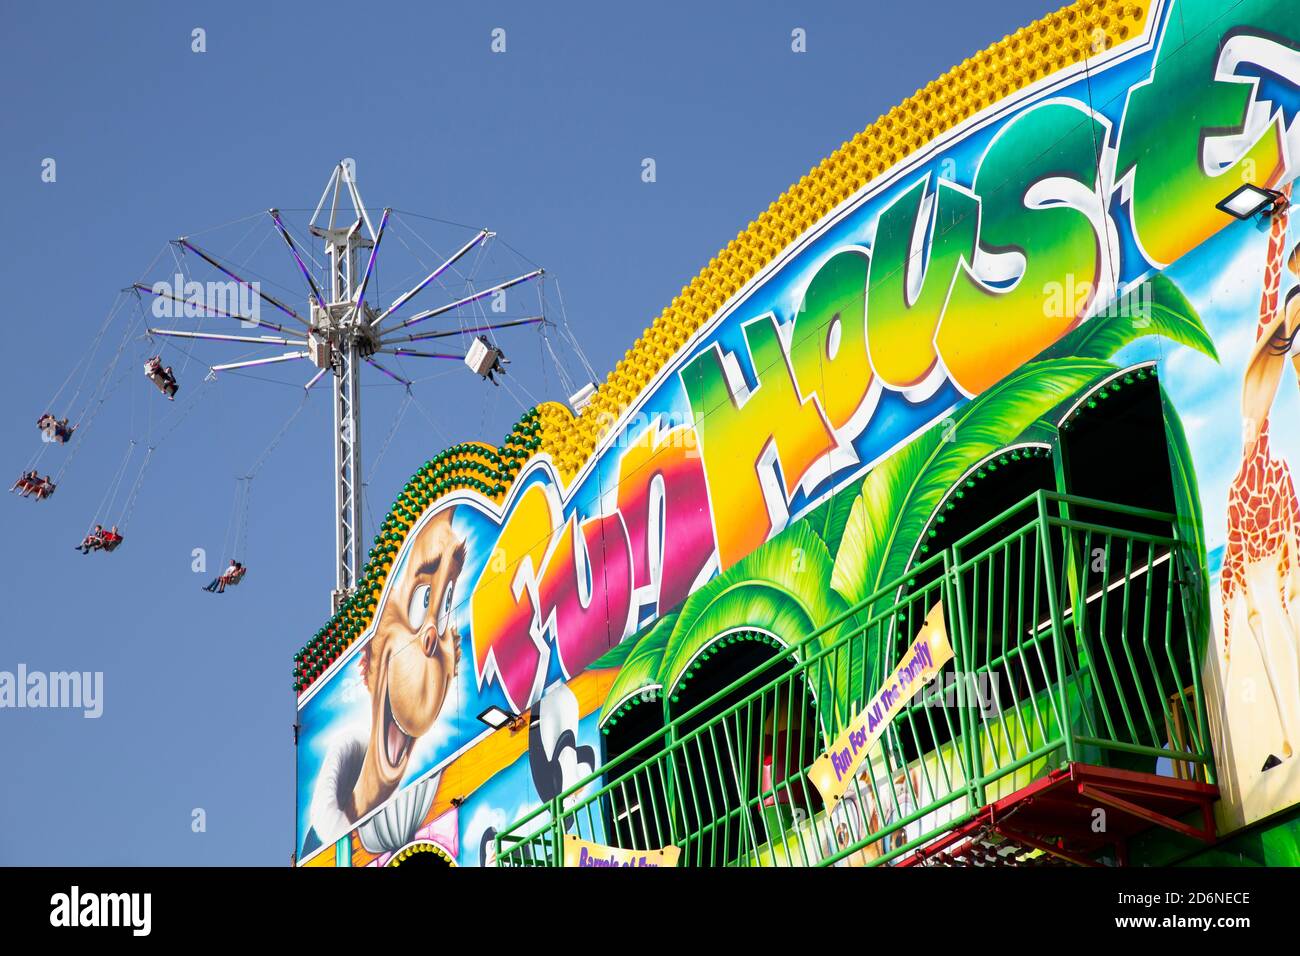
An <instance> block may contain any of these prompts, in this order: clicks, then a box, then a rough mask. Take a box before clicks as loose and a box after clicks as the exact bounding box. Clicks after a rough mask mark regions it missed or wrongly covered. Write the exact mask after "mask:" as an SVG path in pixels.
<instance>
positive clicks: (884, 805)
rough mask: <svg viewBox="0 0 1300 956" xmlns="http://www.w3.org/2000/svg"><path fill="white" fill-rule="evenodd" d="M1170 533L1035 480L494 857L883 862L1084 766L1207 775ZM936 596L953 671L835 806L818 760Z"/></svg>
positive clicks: (1129, 511)
mask: <svg viewBox="0 0 1300 956" xmlns="http://www.w3.org/2000/svg"><path fill="white" fill-rule="evenodd" d="M1176 527H1177V525H1176V524H1175V518H1174V516H1173V515H1170V514H1163V513H1159V512H1153V511H1146V510H1142V509H1137V508H1129V507H1126V506H1121V505H1115V504H1109V503H1106V502H1101V501H1095V500H1090V499H1083V498H1078V497H1070V496H1065V495H1059V494H1054V493H1050V492H1045V491H1040V492H1038V493H1036V494H1034V495H1032V496H1031V497H1029V498H1027V499H1025V500H1024V501H1023V502H1021V503H1019V504H1017V505H1016V506H1014V507H1012V508H1009V509H1008V510H1007V511H1005V512H1003V513H1002V514H1000V515H997V516H995V517H994V518H993V519H991V520H990V521H988V522H986V523H985V524H984V525H982V526H981V527H980V528H978V529H976V530H975V531H973V532H971V533H970V534H968V535H966V536H965V537H963V538H962V539H960V540H959V541H957V542H956V543H954V544H953V545H952V546H951V547H949V548H947V549H945V550H943V551H941V552H940V553H938V554H936V555H934V556H932V557H930V558H929V559H928V560H926V561H925V562H924V563H922V564H920V565H918V566H916V567H914V568H913V569H912V570H911V571H910V572H909V573H908V575H907V576H906V578H904V579H902V580H899V581H894V582H892V583H890V584H889V585H887V586H885V587H882V588H881V589H879V590H878V591H877V592H876V593H874V594H872V595H871V596H870V597H868V598H867V599H866V600H864V601H862V602H861V603H860V604H858V605H856V606H855V607H853V608H851V609H849V610H848V611H846V612H844V613H843V614H842V615H840V616H839V617H838V618H836V619H835V620H833V621H831V622H830V623H828V624H827V625H825V626H824V627H822V628H821V629H819V630H818V631H816V632H815V633H813V634H809V635H807V636H806V637H804V638H803V639H802V640H800V641H799V642H798V643H796V644H793V645H790V646H788V647H782V648H781V650H780V652H779V653H778V654H777V655H776V656H774V657H772V658H771V659H769V660H767V661H766V662H765V663H763V664H762V665H760V666H759V667H757V668H756V669H753V670H751V671H750V672H749V673H747V674H746V675H744V676H743V677H742V678H740V679H739V680H737V681H735V682H733V683H732V684H730V685H729V686H728V687H726V688H724V689H722V690H720V691H719V692H717V693H716V694H713V695H712V696H710V697H709V698H708V699H707V700H705V701H702V702H701V703H699V704H698V705H696V706H694V707H691V708H690V709H689V710H687V711H685V712H684V713H682V714H680V715H677V716H674V717H673V718H672V719H671V720H669V721H668V722H667V723H666V725H665V726H664V727H663V728H662V730H660V731H658V732H657V733H654V734H652V735H650V736H648V737H647V738H646V739H644V740H642V741H641V742H640V743H639V744H636V745H635V746H633V747H631V748H630V749H629V750H627V751H626V752H624V753H622V754H620V755H619V756H617V757H616V758H614V759H612V760H610V761H609V762H608V763H606V764H605V765H604V766H603V767H601V768H600V769H599V770H597V771H596V772H595V773H593V774H592V775H591V776H589V777H587V778H586V779H584V780H582V781H579V782H578V783H577V784H576V785H574V786H573V787H570V788H569V789H568V790H566V791H565V792H564V793H563V794H561V795H560V796H559V797H558V798H556V799H555V800H552V801H550V802H548V803H546V804H543V805H542V806H540V807H538V808H537V809H536V810H535V811H533V812H532V813H530V814H528V815H527V816H525V817H523V818H522V819H520V820H518V821H516V822H515V823H514V824H513V825H512V826H510V827H509V828H507V829H506V830H504V831H503V832H502V833H500V834H499V835H498V836H497V838H496V846H495V849H496V859H497V864H498V865H503V866H529V865H532V866H539V865H540V866H558V865H561V864H562V861H563V846H562V844H563V838H564V835H565V834H569V835H571V836H574V837H578V838H581V839H584V840H589V841H592V842H594V843H600V844H604V845H611V846H617V847H622V848H624V849H636V850H652V849H658V848H660V847H666V846H676V847H678V848H679V849H680V850H681V858H680V865H687V866H723V865H741V866H755V865H758V866H808V865H832V864H840V865H878V864H881V863H888V862H889V861H891V860H893V859H895V858H897V857H899V856H900V855H902V854H905V853H907V852H909V851H911V850H912V849H914V848H916V847H919V846H922V845H924V844H925V843H927V842H928V841H930V840H932V839H933V838H935V837H936V836H938V835H939V834H941V833H943V832H945V831H947V830H949V829H951V828H952V827H954V826H958V825H960V824H961V823H963V822H965V821H966V820H968V819H970V818H971V817H972V816H974V815H975V814H976V813H977V812H978V810H979V809H980V808H981V807H983V806H985V805H987V804H988V803H990V802H992V801H994V800H997V799H998V798H1000V797H1002V796H1006V795H1008V794H1010V793H1012V792H1014V791H1016V790H1018V789H1020V788H1022V787H1024V786H1025V785H1026V784H1028V783H1029V782H1031V781H1032V780H1034V779H1037V778H1038V777H1041V776H1043V775H1044V774H1046V773H1048V772H1049V771H1051V770H1053V769H1056V768H1059V767H1062V766H1064V765H1066V764H1068V763H1071V762H1076V761H1079V762H1086V763H1093V764H1103V765H1107V766H1121V767H1125V768H1128V769H1137V770H1146V771H1148V772H1161V773H1166V774H1174V775H1177V776H1182V777H1186V778H1192V779H1198V780H1203V781H1206V782H1213V765H1212V762H1211V751H1210V743H1209V739H1208V724H1207V721H1206V715H1205V708H1204V698H1203V695H1202V692H1201V687H1200V673H1199V668H1198V666H1197V661H1198V660H1199V656H1200V651H1201V648H1202V641H1201V638H1200V636H1199V635H1203V633H1204V627H1203V625H1202V624H1198V623H1195V622H1201V621H1203V620H1204V594H1203V588H1204V585H1203V583H1201V581H1200V578H1199V577H1198V575H1197V573H1196V569H1197V568H1198V565H1199V560H1198V559H1197V556H1196V555H1194V554H1192V553H1191V549H1190V547H1189V546H1188V545H1187V544H1186V543H1183V542H1180V541H1179V540H1178V538H1177V535H1176V530H1175V529H1176ZM940 603H942V607H943V617H944V622H945V627H946V629H947V633H948V636H949V640H950V642H951V644H952V648H953V655H954V656H953V659H952V661H950V662H949V663H948V664H946V665H945V666H944V667H943V669H942V670H941V671H940V672H939V674H938V677H937V678H936V679H935V680H934V681H932V682H931V683H929V684H928V685H926V686H925V687H924V688H923V689H922V690H921V691H920V692H918V693H917V694H916V695H915V696H914V697H913V698H912V699H911V700H910V701H907V702H905V704H904V706H903V707H902V709H901V710H900V711H899V712H898V713H897V715H896V716H895V717H894V719H893V720H892V721H891V722H890V723H889V725H888V727H887V728H886V729H885V731H884V733H883V735H882V736H881V738H880V740H879V742H878V743H877V744H876V745H875V746H874V747H872V748H870V749H869V750H868V752H867V756H866V758H865V760H864V761H863V762H862V763H861V765H860V766H859V767H858V768H857V771H856V773H855V775H854V777H853V779H852V782H851V784H850V786H849V789H848V791H847V792H846V793H845V795H844V799H843V800H842V802H839V803H838V804H837V805H836V806H835V807H834V808H833V809H832V810H830V811H829V812H828V811H827V809H826V807H825V806H824V805H823V802H822V797H821V795H820V794H819V793H818V791H817V789H816V788H815V787H814V786H813V785H812V783H811V782H810V781H809V778H808V771H809V768H810V767H811V766H812V764H813V762H814V761H815V760H816V759H817V758H818V757H819V756H820V755H821V753H822V752H823V751H824V750H825V747H826V745H827V742H828V741H830V740H832V739H834V737H835V736H836V735H837V734H838V733H839V732H840V731H841V730H842V729H843V727H844V726H845V724H846V723H847V722H848V721H849V720H850V719H851V718H852V717H853V716H854V715H856V714H857V713H858V712H859V711H860V710H861V708H862V707H863V705H864V703H865V702H866V701H867V700H868V699H869V698H870V697H871V696H872V695H873V694H875V692H876V691H877V689H878V688H879V687H880V684H881V682H882V681H883V679H884V678H885V677H886V676H887V675H889V674H890V673H891V672H892V671H893V670H894V668H895V667H896V666H897V665H898V663H899V661H900V660H901V659H902V657H903V656H904V655H905V654H906V653H907V651H908V649H909V647H910V646H911V644H912V642H913V640H914V639H915V637H916V635H917V633H918V631H919V630H920V628H921V624H922V622H923V621H924V620H925V619H926V617H927V615H928V614H929V613H930V612H931V610H932V609H933V608H934V607H935V606H936V605H937V604H940ZM741 639H743V636H742V635H741V634H731V635H724V636H722V637H721V638H720V640H721V641H722V642H723V643H724V644H725V643H728V642H735V641H739V640H741ZM724 649H725V648H724Z"/></svg>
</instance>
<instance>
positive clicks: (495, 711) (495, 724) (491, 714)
mask: <svg viewBox="0 0 1300 956" xmlns="http://www.w3.org/2000/svg"><path fill="white" fill-rule="evenodd" d="M478 719H479V720H481V721H483V723H485V724H487V725H488V726H489V727H491V728H492V729H493V730H500V729H501V728H502V727H504V726H505V725H506V724H508V723H510V722H511V721H512V720H514V719H515V717H514V715H513V714H509V713H507V712H506V711H504V710H502V709H501V708H500V707H498V706H496V705H495V704H493V705H492V706H491V707H489V708H488V709H487V710H485V711H483V713H481V714H479V715H478Z"/></svg>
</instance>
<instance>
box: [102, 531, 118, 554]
mask: <svg viewBox="0 0 1300 956" xmlns="http://www.w3.org/2000/svg"><path fill="white" fill-rule="evenodd" d="M99 542H100V547H102V548H103V549H104V550H105V551H116V550H117V546H118V545H119V544H121V543H122V536H121V535H120V534H113V532H111V531H107V532H105V533H104V534H103V535H102V536H101V537H100V539H99Z"/></svg>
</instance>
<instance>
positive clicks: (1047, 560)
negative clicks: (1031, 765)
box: [1034, 491, 1078, 763]
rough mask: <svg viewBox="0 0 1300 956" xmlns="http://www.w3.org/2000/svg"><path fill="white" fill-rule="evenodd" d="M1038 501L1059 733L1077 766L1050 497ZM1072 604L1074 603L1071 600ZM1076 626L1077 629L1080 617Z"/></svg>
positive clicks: (1069, 758)
mask: <svg viewBox="0 0 1300 956" xmlns="http://www.w3.org/2000/svg"><path fill="white" fill-rule="evenodd" d="M1034 497H1035V498H1036V499H1037V524H1038V546H1039V548H1040V549H1041V550H1042V555H1043V566H1044V571H1045V572H1046V578H1047V610H1048V617H1049V618H1051V621H1052V656H1053V660H1054V661H1055V664H1056V683H1057V692H1058V693H1057V696H1058V698H1059V700H1058V702H1057V714H1058V717H1057V720H1058V721H1059V726H1058V731H1059V732H1060V734H1061V736H1062V737H1063V738H1064V742H1065V762H1066V763H1073V762H1074V728H1073V727H1072V726H1071V721H1070V701H1069V695H1068V693H1067V687H1068V682H1067V681H1066V679H1065V629H1064V628H1063V627H1061V606H1060V605H1061V602H1060V595H1058V594H1057V590H1056V562H1055V561H1054V560H1053V559H1052V537H1051V524H1050V522H1049V521H1048V513H1047V495H1046V493H1044V492H1042V491H1039V492H1037V493H1036V494H1035V496H1034ZM1065 537H1066V548H1067V550H1066V556H1065V565H1066V567H1067V568H1068V567H1072V562H1071V560H1070V556H1071V554H1072V551H1073V545H1072V542H1071V540H1070V539H1071V535H1070V534H1069V532H1068V531H1067V532H1066V534H1065ZM1070 584H1071V588H1070V591H1071V597H1072V599H1073V594H1074V590H1075V588H1074V581H1073V575H1071V581H1070ZM1072 603H1073V600H1072ZM1075 617H1076V626H1077V617H1078V615H1075Z"/></svg>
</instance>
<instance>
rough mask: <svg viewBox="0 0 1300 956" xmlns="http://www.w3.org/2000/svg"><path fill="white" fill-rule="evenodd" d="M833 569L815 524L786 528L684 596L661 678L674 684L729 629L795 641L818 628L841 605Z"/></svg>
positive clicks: (664, 682)
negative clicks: (833, 584) (834, 589)
mask: <svg viewBox="0 0 1300 956" xmlns="http://www.w3.org/2000/svg"><path fill="white" fill-rule="evenodd" d="M830 573H831V557H830V552H829V551H828V550H827V548H826V545H825V544H824V543H823V541H822V539H821V537H820V536H818V534H817V533H816V532H815V531H814V530H813V529H812V527H810V526H809V525H808V524H807V523H805V522H802V521H801V522H798V523H796V524H794V525H792V526H791V527H789V528H787V529H786V530H785V531H784V532H783V533H782V534H781V535H780V536H778V537H777V538H774V539H773V540H771V541H769V542H767V543H766V544H764V545H763V546H761V547H759V548H757V549H755V550H754V551H753V552H752V553H751V554H749V555H748V556H747V557H745V558H742V559H741V560H740V561H738V562H736V564H734V565H732V566H731V567H730V568H728V569H727V570H726V571H724V572H723V573H722V574H720V575H718V577H716V578H714V579H713V580H712V581H710V582H709V584H708V586H707V587H705V588H702V589H701V590H699V591H697V592H695V594H693V595H691V597H689V598H688V599H687V600H686V603H685V604H683V605H682V609H681V613H680V614H679V615H678V618H677V624H676V626H675V627H674V628H673V633H672V636H671V637H670V638H669V639H668V646H667V647H666V648H665V650H664V655H663V663H662V666H661V667H660V671H659V682H660V683H661V684H663V686H664V687H665V688H671V687H673V686H674V684H676V682H677V679H678V678H679V677H680V676H681V674H682V671H683V670H685V668H686V666H687V665H688V664H689V663H690V662H691V661H692V660H693V659H694V657H695V655H696V654H698V653H699V652H700V651H701V650H702V649H703V648H704V647H705V646H707V645H708V644H709V643H710V642H711V641H713V639H714V638H716V637H717V636H718V635H720V634H724V633H726V632H728V631H734V630H737V629H743V628H755V629H759V630H764V631H767V632H769V633H771V634H774V635H776V636H777V637H779V638H781V639H782V640H784V641H786V642H788V643H794V642H795V641H797V640H799V639H800V638H803V637H805V636H806V635H808V634H809V633H811V632H812V631H814V630H817V629H818V628H820V627H821V626H822V625H823V624H825V623H826V622H828V621H829V620H831V619H832V618H833V617H835V615H836V614H838V613H839V612H840V611H841V610H842V609H843V603H842V602H841V601H840V599H839V597H838V596H837V595H835V594H834V593H833V592H831V591H829V590H828V589H827V587H826V581H827V580H828V579H829V577H830Z"/></svg>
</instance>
